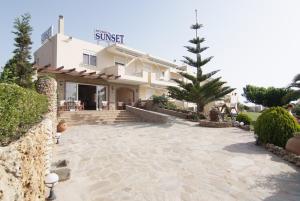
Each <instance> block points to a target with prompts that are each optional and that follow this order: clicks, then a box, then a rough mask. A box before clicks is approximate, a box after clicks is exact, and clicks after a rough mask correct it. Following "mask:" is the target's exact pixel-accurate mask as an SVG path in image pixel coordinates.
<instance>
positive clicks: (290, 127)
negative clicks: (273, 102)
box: [254, 107, 300, 147]
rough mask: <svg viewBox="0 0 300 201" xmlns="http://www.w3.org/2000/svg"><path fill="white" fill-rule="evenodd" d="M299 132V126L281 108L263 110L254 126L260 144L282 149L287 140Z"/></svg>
mask: <svg viewBox="0 0 300 201" xmlns="http://www.w3.org/2000/svg"><path fill="white" fill-rule="evenodd" d="M299 130H300V126H299V124H298V123H297V122H296V120H295V118H294V117H293V116H292V115H290V114H289V112H288V111H287V110H285V109H283V108H281V107H272V108H269V109H267V110H265V111H264V112H263V113H262V114H261V115H260V116H259V117H258V118H257V121H256V123H255V125H254V132H255V133H256V134H257V136H258V141H259V142H260V143H263V144H266V143H272V144H274V145H277V146H280V147H284V146H285V144H286V142H287V141H288V139H289V138H291V137H293V135H294V133H295V132H297V131H299Z"/></svg>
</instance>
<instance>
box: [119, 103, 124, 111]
mask: <svg viewBox="0 0 300 201" xmlns="http://www.w3.org/2000/svg"><path fill="white" fill-rule="evenodd" d="M123 109H124V103H123V102H118V110H123Z"/></svg>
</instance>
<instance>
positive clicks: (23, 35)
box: [0, 13, 33, 88]
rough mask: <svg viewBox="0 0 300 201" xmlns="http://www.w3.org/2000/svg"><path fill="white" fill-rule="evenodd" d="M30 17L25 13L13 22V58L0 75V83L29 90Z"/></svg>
mask: <svg viewBox="0 0 300 201" xmlns="http://www.w3.org/2000/svg"><path fill="white" fill-rule="evenodd" d="M30 19H31V16H30V14H28V13H26V14H24V15H21V17H19V18H16V19H15V21H14V29H15V31H13V32H12V33H13V34H15V35H16V37H15V39H14V40H15V43H14V46H15V47H16V49H15V50H14V51H13V53H14V56H13V58H12V59H10V60H9V61H8V62H7V63H6V65H5V66H4V69H3V72H2V74H1V78H0V80H1V82H7V83H11V82H14V83H16V84H18V85H20V86H22V87H26V88H31V87H32V86H33V82H32V75H33V69H32V64H31V63H30V60H31V53H30V50H31V45H32V41H31V38H30V36H31V33H32V27H31V26H30V24H29V22H30Z"/></svg>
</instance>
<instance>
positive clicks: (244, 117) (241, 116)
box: [236, 113, 252, 125]
mask: <svg viewBox="0 0 300 201" xmlns="http://www.w3.org/2000/svg"><path fill="white" fill-rule="evenodd" d="M236 120H237V121H238V122H244V124H245V125H250V124H251V122H252V119H251V118H250V117H249V116H248V115H247V114H245V113H239V114H238V115H237V117H236Z"/></svg>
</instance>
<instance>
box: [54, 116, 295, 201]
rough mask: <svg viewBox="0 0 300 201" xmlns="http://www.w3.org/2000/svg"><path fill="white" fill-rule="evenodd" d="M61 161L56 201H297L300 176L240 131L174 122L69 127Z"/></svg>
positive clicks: (58, 156)
mask: <svg viewBox="0 0 300 201" xmlns="http://www.w3.org/2000/svg"><path fill="white" fill-rule="evenodd" d="M59 159H68V160H70V167H71V169H72V173H71V179H70V180H68V181H65V182H61V183H59V184H58V185H57V186H56V189H55V191H56V194H57V197H58V199H57V200H59V201H118V200H130V201H134V200H136V201H154V200H157V201H188V200H193V201H194V200H195V201H202V200H204V201H208V200H215V201H221V200H222V201H232V200H240V201H255V200H265V201H275V200H276V201H277V200H278V201H283V200H284V201H292V200H293V201H299V200H300V171H299V169H297V168H296V167H295V166H293V165H291V164H289V163H287V162H285V161H283V160H281V159H280V158H278V157H277V156H275V155H272V154H271V153H269V152H267V151H265V149H263V148H261V147H258V146H256V145H254V138H253V134H252V133H250V132H246V131H243V130H240V129H237V128H219V129H216V128H203V127H199V126H198V125H197V124H195V123H192V122H186V121H183V120H178V119H175V120H174V121H173V122H172V123H169V124H167V125H157V124H148V123H126V124H125V123H124V124H118V125H98V126H77V127H71V128H70V129H69V130H68V131H67V132H66V133H64V134H63V136H62V139H61V144H59V145H57V146H56V150H55V160H59Z"/></svg>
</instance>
